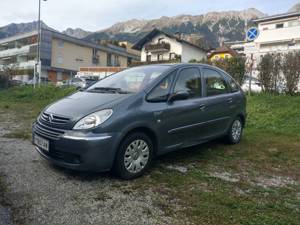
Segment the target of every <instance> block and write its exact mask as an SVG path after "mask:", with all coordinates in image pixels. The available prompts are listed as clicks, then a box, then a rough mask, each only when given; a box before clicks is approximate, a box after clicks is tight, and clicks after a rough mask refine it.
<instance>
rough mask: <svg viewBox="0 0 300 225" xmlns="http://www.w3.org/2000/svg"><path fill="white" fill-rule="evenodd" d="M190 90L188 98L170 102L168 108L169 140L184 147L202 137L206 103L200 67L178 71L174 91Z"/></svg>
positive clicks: (198, 140)
mask: <svg viewBox="0 0 300 225" xmlns="http://www.w3.org/2000/svg"><path fill="white" fill-rule="evenodd" d="M180 91H185V92H188V93H189V95H188V97H187V99H184V100H175V101H171V102H168V107H167V110H166V114H165V115H166V116H167V118H166V120H167V124H166V128H167V139H166V140H167V141H168V144H169V146H172V145H174V144H176V145H181V146H183V147H186V146H190V145H193V144H196V143H199V142H200V140H201V139H202V135H203V133H202V132H203V130H202V129H201V125H202V123H203V122H204V115H205V105H204V99H203V98H202V95H203V93H202V81H201V75H200V70H199V68H198V67H186V68H182V69H180V70H179V71H178V73H177V76H176V80H175V82H174V84H173V88H172V93H173V94H175V93H178V92H180Z"/></svg>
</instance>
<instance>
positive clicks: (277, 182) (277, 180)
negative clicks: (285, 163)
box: [253, 176, 297, 188]
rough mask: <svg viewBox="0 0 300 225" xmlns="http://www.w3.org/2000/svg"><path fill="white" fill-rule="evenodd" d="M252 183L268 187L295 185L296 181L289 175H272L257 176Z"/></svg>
mask: <svg viewBox="0 0 300 225" xmlns="http://www.w3.org/2000/svg"><path fill="white" fill-rule="evenodd" d="M253 184H254V185H257V186H261V187H264V188H268V187H287V186H289V185H296V184H297V182H296V181H295V180H293V179H292V178H290V177H282V176H273V177H258V178H256V179H255V182H253Z"/></svg>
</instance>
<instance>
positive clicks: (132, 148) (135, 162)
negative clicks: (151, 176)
mask: <svg viewBox="0 0 300 225" xmlns="http://www.w3.org/2000/svg"><path fill="white" fill-rule="evenodd" d="M152 156H153V143H152V140H151V139H150V138H149V137H148V136H147V135H146V134H144V133H140V132H137V133H133V134H130V135H128V136H127V137H126V138H125V139H124V140H123V141H122V143H121V145H120V147H119V150H118V153H117V156H116V160H115V163H114V171H115V172H116V174H117V175H118V176H119V177H121V178H122V179H125V180H129V179H134V178H137V177H139V176H141V175H143V174H144V173H145V171H146V170H147V169H148V168H149V165H150V163H151V160H152Z"/></svg>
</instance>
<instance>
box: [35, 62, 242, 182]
mask: <svg viewBox="0 0 300 225" xmlns="http://www.w3.org/2000/svg"><path fill="white" fill-rule="evenodd" d="M245 109H246V100H245V96H244V94H243V92H242V91H241V89H240V87H239V86H238V85H237V83H236V82H235V81H234V80H233V79H232V77H230V76H229V75H228V74H226V73H225V72H224V71H222V70H220V69H218V68H215V67H212V66H208V65H201V64H172V65H169V64H163V65H150V66H141V67H135V68H131V69H127V70H124V71H122V72H119V73H116V74H114V75H111V76H109V77H107V78H105V79H103V80H101V81H99V82H97V83H96V84H94V85H92V86H91V87H89V88H88V89H86V90H83V91H79V92H76V93H74V94H72V95H70V96H68V97H66V98H64V99H62V100H59V101H57V102H55V103H53V104H51V105H49V106H48V107H46V108H45V109H44V110H43V111H42V112H41V114H40V115H39V117H38V119H37V121H36V122H35V123H34V124H33V143H34V145H35V146H36V149H37V151H38V152H39V153H40V154H41V155H42V156H43V157H44V158H46V159H48V160H49V161H51V162H52V163H54V164H57V165H59V166H62V167H67V168H71V169H75V170H88V171H107V170H110V169H114V171H116V172H117V174H118V175H119V176H120V177H121V178H124V179H131V178H135V177H138V176H140V175H142V174H143V173H144V172H145V170H146V169H147V168H148V167H149V164H150V162H151V160H152V159H153V157H155V156H157V155H161V154H164V153H167V152H170V151H173V150H176V149H179V148H183V147H188V146H193V145H197V144H200V143H203V142H206V141H209V140H211V139H215V138H217V137H222V136H224V137H225V138H226V139H227V141H228V142H230V143H232V144H236V143H238V142H239V141H240V139H241V135H242V130H243V127H244V125H245V119H246V112H245Z"/></svg>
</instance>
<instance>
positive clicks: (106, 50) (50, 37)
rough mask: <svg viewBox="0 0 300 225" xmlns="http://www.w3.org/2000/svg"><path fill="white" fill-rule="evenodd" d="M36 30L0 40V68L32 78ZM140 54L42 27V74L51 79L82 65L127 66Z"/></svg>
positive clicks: (64, 76) (66, 75)
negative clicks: (11, 67) (10, 66)
mask: <svg viewBox="0 0 300 225" xmlns="http://www.w3.org/2000/svg"><path fill="white" fill-rule="evenodd" d="M37 36H38V33H37V31H33V32H29V33H25V34H19V35H16V36H13V37H9V38H5V39H1V40H0V70H1V69H3V67H5V66H7V65H12V66H13V67H14V71H15V74H14V75H13V78H14V79H18V80H23V81H28V80H30V79H32V77H33V74H34V71H35V69H36V62H37V42H38V38H37ZM133 59H134V60H138V59H139V57H138V56H136V55H134V54H131V53H129V52H127V51H126V49H124V48H121V47H118V46H113V45H100V44H96V43H92V42H88V41H85V40H81V39H77V38H74V37H71V36H68V35H65V34H62V33H59V32H56V31H53V30H49V29H42V34H41V63H42V68H41V70H42V71H41V77H42V78H43V79H48V80H51V81H52V82H57V81H62V80H65V79H68V78H70V77H72V76H74V75H75V74H77V72H78V71H79V70H80V68H81V67H122V68H123V67H127V66H128V63H129V62H130V61H132V60H133Z"/></svg>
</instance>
